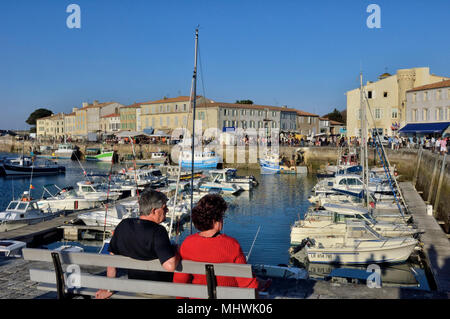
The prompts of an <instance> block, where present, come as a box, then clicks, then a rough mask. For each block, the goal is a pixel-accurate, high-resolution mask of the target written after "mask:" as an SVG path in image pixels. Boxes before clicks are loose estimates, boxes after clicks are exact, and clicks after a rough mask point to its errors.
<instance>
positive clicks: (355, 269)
mask: <svg viewBox="0 0 450 319" xmlns="http://www.w3.org/2000/svg"><path fill="white" fill-rule="evenodd" d="M290 262H291V263H292V265H293V266H295V267H299V268H304V269H305V270H307V271H308V275H309V278H311V279H316V280H325V281H331V282H336V283H354V284H363V285H365V284H367V281H368V280H369V281H372V283H374V284H375V283H376V278H375V276H373V275H372V274H373V272H376V273H378V274H379V275H380V280H379V284H380V286H381V287H398V288H400V287H404V288H406V287H407V288H413V289H414V288H416V289H419V290H426V291H430V287H429V285H428V281H427V278H426V275H425V271H424V269H422V268H423V267H421V266H420V265H419V261H411V260H410V262H408V263H401V264H376V265H342V264H341V265H338V264H323V263H311V262H308V261H307V260H304V259H300V260H299V259H297V258H295V257H291V259H290ZM371 275H372V276H371Z"/></svg>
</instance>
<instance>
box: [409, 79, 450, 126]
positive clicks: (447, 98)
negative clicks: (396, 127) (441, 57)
mask: <svg viewBox="0 0 450 319" xmlns="http://www.w3.org/2000/svg"><path fill="white" fill-rule="evenodd" d="M409 124H423V125H409ZM436 124H437V125H436ZM442 124H444V126H442ZM449 125H450V80H445V81H440V82H436V83H433V84H428V85H423V86H419V87H416V88H414V89H411V90H408V91H407V92H406V125H405V126H403V127H402V129H401V130H400V132H403V133H419V134H420V133H421V132H426V131H433V130H434V131H435V132H437V131H439V130H442V131H443V130H445V129H446V128H447V127H448V126H449Z"/></svg>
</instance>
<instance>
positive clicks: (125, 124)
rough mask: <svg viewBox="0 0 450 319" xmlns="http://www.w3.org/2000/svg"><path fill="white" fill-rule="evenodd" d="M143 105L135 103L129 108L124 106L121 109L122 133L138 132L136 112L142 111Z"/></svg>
mask: <svg viewBox="0 0 450 319" xmlns="http://www.w3.org/2000/svg"><path fill="white" fill-rule="evenodd" d="M140 108H141V104H139V103H134V104H131V105H127V106H122V107H121V108H120V109H119V117H120V130H122V131H133V132H135V131H137V125H136V123H137V116H136V110H138V109H139V110H140Z"/></svg>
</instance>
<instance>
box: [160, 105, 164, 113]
mask: <svg viewBox="0 0 450 319" xmlns="http://www.w3.org/2000/svg"><path fill="white" fill-rule="evenodd" d="M162 110H163V106H162V105H160V106H159V113H161V112H162Z"/></svg>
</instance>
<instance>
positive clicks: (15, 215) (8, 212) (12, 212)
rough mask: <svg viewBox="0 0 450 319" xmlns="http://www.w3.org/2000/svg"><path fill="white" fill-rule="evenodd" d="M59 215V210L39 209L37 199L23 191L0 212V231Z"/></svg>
mask: <svg viewBox="0 0 450 319" xmlns="http://www.w3.org/2000/svg"><path fill="white" fill-rule="evenodd" d="M59 215H60V211H52V210H51V209H48V210H46V211H44V210H42V209H40V208H39V206H38V204H37V200H34V199H32V198H31V197H30V196H29V193H28V192H24V193H23V195H22V197H21V199H20V200H12V201H11V202H10V203H9V205H8V207H7V208H6V209H5V211H3V212H0V232H4V231H10V230H13V229H17V228H20V227H23V226H27V225H33V224H37V223H40V222H43V221H46V220H50V219H53V218H55V217H57V216H59Z"/></svg>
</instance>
